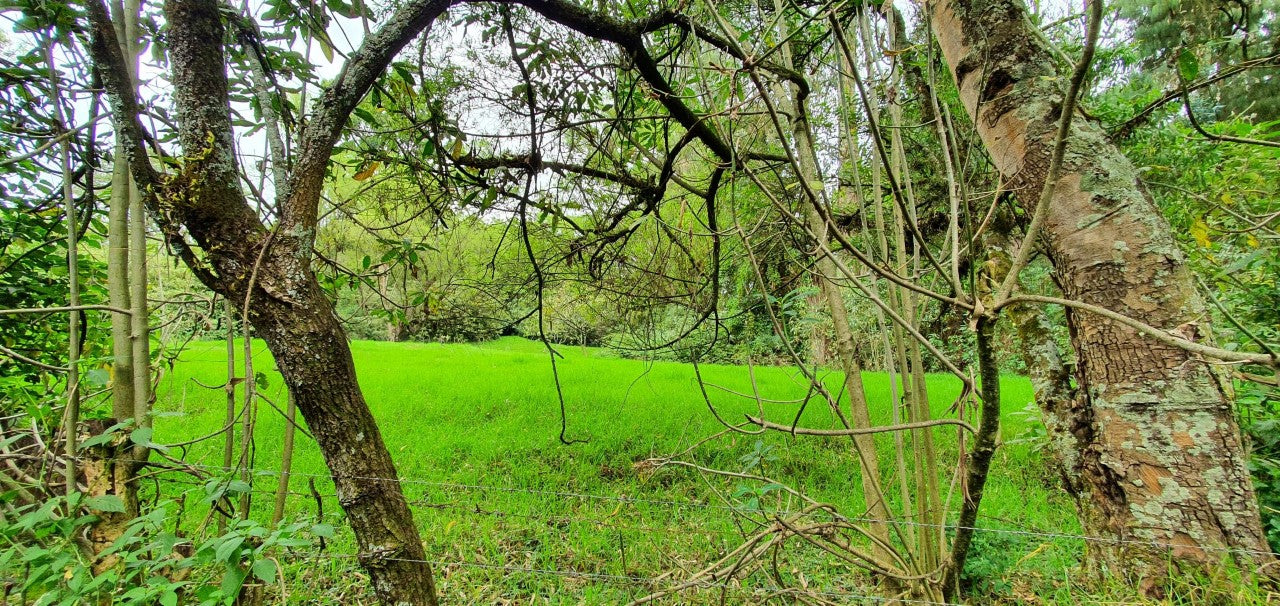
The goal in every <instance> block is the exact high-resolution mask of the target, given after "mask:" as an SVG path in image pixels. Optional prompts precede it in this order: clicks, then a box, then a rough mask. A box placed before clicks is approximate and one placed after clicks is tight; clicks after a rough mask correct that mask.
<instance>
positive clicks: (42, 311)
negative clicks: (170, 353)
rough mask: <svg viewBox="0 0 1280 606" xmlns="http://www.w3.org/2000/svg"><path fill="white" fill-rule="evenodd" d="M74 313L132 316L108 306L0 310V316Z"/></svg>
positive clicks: (129, 313)
mask: <svg viewBox="0 0 1280 606" xmlns="http://www.w3.org/2000/svg"><path fill="white" fill-rule="evenodd" d="M76 311H109V312H111V313H117V314H124V315H126V316H127V315H132V314H133V312H132V311H130V310H128V309H122V308H119V307H112V306H110V305H79V304H75V305H65V306H62V307H17V308H13V309H0V316H14V315H20V314H51V313H66V312H76Z"/></svg>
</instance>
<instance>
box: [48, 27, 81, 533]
mask: <svg viewBox="0 0 1280 606" xmlns="http://www.w3.org/2000/svg"><path fill="white" fill-rule="evenodd" d="M44 51H45V61H46V62H47V63H48V65H49V87H50V88H51V89H52V93H53V94H52V95H50V96H51V97H53V99H52V100H53V107H54V115H55V117H56V119H57V126H58V130H62V131H66V123H67V121H66V116H65V115H64V113H63V108H62V86H61V84H60V82H59V79H58V66H57V63H56V62H55V61H54V59H53V38H48V39H46V40H45V49H44ZM63 134H68V133H66V132H64V133H63ZM61 146H62V149H61V153H60V154H59V155H60V161H61V164H62V198H63V202H64V203H65V204H66V208H67V210H66V214H67V217H66V223H67V272H68V273H67V282H68V288H67V289H68V291H69V294H68V301H69V302H70V303H71V307H77V306H79V305H80V251H79V247H78V244H79V242H77V237H76V235H77V233H78V230H79V228H80V225H79V222H78V221H77V220H76V199H75V192H74V191H73V190H72V183H71V142H70V141H69V140H68V138H65V137H64V138H63V139H62V142H61ZM80 330H81V326H80V314H79V313H71V314H68V315H67V408H66V410H65V411H63V416H62V431H63V433H64V434H65V438H66V454H67V466H66V469H65V477H66V495H67V497H70V496H71V495H72V494H73V493H74V492H75V491H76V475H77V471H76V464H75V456H76V433H77V432H78V431H79V429H78V428H79V425H80V368H79V365H80ZM67 511H68V513H70V512H71V505H70V502H68V504H67Z"/></svg>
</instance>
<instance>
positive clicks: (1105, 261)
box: [930, 0, 1271, 589]
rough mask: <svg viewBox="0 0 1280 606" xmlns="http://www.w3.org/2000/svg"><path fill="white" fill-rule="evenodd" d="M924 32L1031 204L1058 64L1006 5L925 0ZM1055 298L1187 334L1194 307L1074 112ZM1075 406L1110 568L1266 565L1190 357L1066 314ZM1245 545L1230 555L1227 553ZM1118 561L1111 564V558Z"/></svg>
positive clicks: (1127, 184)
mask: <svg viewBox="0 0 1280 606" xmlns="http://www.w3.org/2000/svg"><path fill="white" fill-rule="evenodd" d="M930 11H931V13H932V27H933V29H934V33H935V35H936V36H937V38H938V41H939V43H940V45H941V48H942V53H943V56H944V57H945V59H946V62H947V64H948V66H949V67H950V69H951V72H952V75H953V76H955V79H956V82H957V86H958V88H959V90H960V97H961V100H962V101H963V103H964V105H965V108H966V109H967V110H968V113H969V115H970V117H971V118H972V119H973V120H974V122H975V124H976V126H977V130H978V133H979V135H980V136H981V137H982V140H983V143H984V144H985V146H986V149H987V151H988V153H989V154H990V155H991V158H992V160H993V161H994V163H995V165H996V167H997V168H998V169H999V171H1000V173H1001V174H1002V176H1003V177H1004V178H1005V180H1006V184H1007V187H1008V188H1009V189H1010V190H1011V191H1013V192H1014V193H1015V194H1017V195H1018V196H1019V197H1020V199H1021V200H1022V202H1023V203H1024V204H1028V205H1029V204H1034V203H1035V200H1036V199H1037V198H1038V197H1039V194H1040V192H1041V190H1042V188H1043V186H1044V182H1045V179H1046V178H1047V173H1048V166H1049V160H1050V157H1051V155H1052V148H1053V144H1054V139H1055V131H1056V129H1057V123H1058V120H1059V115H1058V114H1059V111H1060V108H1061V104H1062V98H1063V92H1062V90H1061V88H1060V87H1061V86H1062V81H1063V80H1064V79H1065V78H1063V77H1060V76H1063V75H1064V74H1065V70H1060V69H1059V65H1058V64H1057V63H1056V60H1055V56H1054V53H1053V51H1052V49H1050V47H1049V46H1048V43H1047V42H1046V41H1045V40H1044V38H1043V37H1042V36H1041V35H1040V34H1039V32H1037V31H1036V30H1035V29H1034V28H1033V27H1032V26H1031V24H1030V22H1029V21H1028V20H1027V16H1026V11H1025V8H1024V7H1023V6H1022V4H1021V3H1020V2H1019V1H1018V0H938V1H935V2H933V3H932V5H931V7H930ZM1043 233H1044V245H1045V249H1046V251H1047V253H1048V255H1049V258H1050V260H1051V261H1052V262H1053V264H1054V267H1055V270H1056V271H1057V272H1058V274H1059V278H1060V279H1059V281H1060V282H1061V284H1062V288H1063V291H1064V294H1065V296H1067V297H1068V298H1071V299H1075V300H1079V301H1083V302H1086V303H1091V304H1095V305H1100V306H1103V307H1106V308H1109V309H1111V310H1114V311H1116V312H1119V313H1122V314H1126V315H1129V316H1132V317H1135V318H1139V319H1141V320H1143V321H1145V322H1147V323H1148V324H1151V325H1153V326H1156V327H1159V328H1162V329H1166V330H1170V331H1176V332H1178V333H1180V334H1182V335H1184V336H1186V337H1188V338H1197V337H1198V336H1199V334H1200V333H1201V332H1202V331H1200V330H1199V329H1198V328H1197V323H1198V322H1201V321H1203V318H1204V314H1203V313H1202V311H1203V310H1202V309H1201V302H1200V301H1199V300H1198V297H1197V296H1196V293H1195V290H1194V285H1193V282H1192V279H1191V276H1190V274H1189V271H1188V269H1187V267H1186V265H1185V263H1184V260H1183V258H1182V255H1181V254H1180V251H1179V250H1178V248H1177V246H1176V245H1175V243H1174V241H1173V239H1172V236H1171V234H1170V227H1169V224H1168V223H1167V222H1166V221H1165V219H1164V218H1163V217H1162V215H1161V214H1160V210H1159V209H1158V208H1156V206H1155V205H1154V204H1153V203H1152V201H1151V199H1150V198H1149V197H1148V196H1147V195H1146V192H1145V191H1144V190H1143V189H1142V187H1141V185H1140V184H1139V182H1138V179H1137V172H1136V171H1135V170H1134V167H1133V166H1132V164H1130V163H1129V161H1128V160H1127V159H1126V158H1125V157H1124V156H1123V154H1121V152H1120V151H1119V150H1118V149H1117V148H1116V147H1115V146H1114V145H1112V144H1110V143H1109V142H1108V140H1107V139H1106V137H1105V135H1104V133H1103V132H1102V130H1101V129H1100V128H1099V127H1098V126H1097V125H1096V124H1093V123H1091V122H1089V121H1087V120H1085V119H1084V118H1079V117H1078V118H1076V119H1075V120H1073V125H1072V127H1071V130H1070V132H1069V138H1068V145H1067V149H1066V154H1065V156H1064V163H1063V170H1062V173H1061V176H1060V178H1059V179H1058V181H1057V183H1056V190H1055V193H1054V195H1053V198H1052V200H1051V206H1050V210H1049V215H1048V217H1047V221H1046V223H1045V229H1044V232H1043ZM1068 317H1069V321H1070V324H1071V328H1072V342H1073V345H1074V347H1075V348H1076V351H1077V352H1078V355H1079V363H1078V366H1077V380H1078V382H1079V384H1080V386H1081V388H1082V389H1081V392H1082V396H1081V398H1080V399H1079V400H1077V402H1078V405H1077V406H1075V407H1073V408H1071V409H1070V410H1065V411H1053V412H1054V413H1055V414H1058V415H1066V416H1067V417H1069V423H1070V425H1071V431H1070V433H1069V434H1065V435H1066V436H1067V438H1066V439H1064V440H1061V441H1060V442H1059V443H1058V444H1057V447H1058V448H1059V449H1062V450H1063V451H1064V452H1067V451H1069V452H1070V454H1071V455H1072V456H1070V457H1065V458H1064V460H1066V461H1069V462H1070V463H1071V465H1070V467H1071V468H1070V469H1069V470H1068V475H1069V476H1070V479H1071V480H1072V482H1073V483H1074V484H1076V485H1078V486H1079V487H1080V489H1081V492H1082V494H1081V505H1082V509H1081V511H1082V523H1083V525H1084V529H1085V532H1086V533H1087V534H1090V535H1099V534H1101V535H1103V536H1108V537H1113V538H1115V539H1118V540H1121V541H1125V542H1115V543H1098V544H1095V545H1093V547H1095V548H1096V553H1095V555H1097V556H1100V563H1102V564H1104V565H1108V567H1109V568H1110V569H1111V570H1112V571H1113V572H1118V571H1120V570H1134V571H1136V572H1137V574H1138V575H1139V576H1140V578H1142V579H1143V581H1144V588H1146V589H1152V588H1154V587H1155V586H1156V585H1158V584H1159V583H1160V582H1161V580H1162V578H1163V577H1164V576H1165V575H1167V574H1168V571H1169V569H1170V567H1169V565H1168V558H1170V557H1172V558H1173V560H1175V561H1176V562H1179V563H1188V564H1192V565H1194V566H1207V565H1213V564H1215V563H1218V562H1220V561H1221V560H1222V559H1223V558H1224V557H1226V556H1227V553H1228V552H1229V553H1231V554H1233V555H1234V557H1235V559H1236V561H1237V562H1238V563H1240V564H1241V565H1242V566H1245V567H1247V568H1249V569H1252V568H1253V566H1254V565H1256V564H1258V563H1262V562H1267V561H1270V559H1271V558H1270V557H1269V556H1267V555H1265V554H1266V553H1267V552H1268V549H1267V544H1266V541H1265V540H1264V537H1263V533H1262V529H1261V524H1260V522H1259V517H1258V508H1257V502H1256V500H1255V499H1254V496H1253V489H1252V486H1251V483H1250V478H1249V473H1248V471H1247V469H1246V468H1245V455H1244V453H1243V451H1242V448H1241V440H1240V431H1239V428H1238V427H1237V425H1236V421H1235V417H1234V414H1233V411H1232V403H1231V400H1230V398H1229V396H1228V392H1227V389H1228V388H1227V386H1226V385H1225V384H1224V383H1223V381H1222V380H1221V379H1220V377H1219V376H1218V374H1217V373H1216V372H1215V371H1214V369H1213V368H1212V367H1211V366H1209V365H1208V364H1207V363H1206V362H1205V361H1204V360H1203V359H1201V358H1200V357H1198V356H1194V355H1191V354H1189V353H1187V352H1186V351H1184V350H1182V349H1179V348H1176V347H1173V346H1170V345H1165V344H1161V343H1159V342H1156V341H1154V340H1152V339H1149V338H1146V337H1144V336H1142V335H1140V334H1139V333H1137V332H1136V331H1133V330H1131V329H1129V328H1128V327H1126V326H1123V325H1120V324H1118V323H1116V322H1113V321H1110V320H1107V319H1105V318H1102V317H1100V316H1097V315H1092V314H1088V313H1083V312H1079V313H1069V314H1068ZM1241 550H1243V551H1241ZM1122 564H1123V565H1122Z"/></svg>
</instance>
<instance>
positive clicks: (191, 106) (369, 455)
mask: <svg viewBox="0 0 1280 606" xmlns="http://www.w3.org/2000/svg"><path fill="white" fill-rule="evenodd" d="M85 4H86V7H87V13H88V16H89V20H90V24H91V32H92V42H91V45H90V51H91V53H92V55H93V59H94V63H95V64H96V66H97V68H98V71H99V73H100V74H101V75H102V79H103V83H104V87H105V88H106V89H107V97H108V100H109V101H110V103H111V107H112V111H113V122H114V125H115V127H116V133H117V137H118V138H119V139H120V141H121V145H122V147H123V148H124V149H125V151H126V155H127V156H128V159H129V162H130V170H131V173H132V175H133V177H134V178H135V180H136V181H137V182H138V184H139V186H140V188H141V189H142V191H143V192H144V199H145V201H146V203H147V208H148V211H149V212H150V213H151V214H152V216H153V217H154V218H155V219H156V222H157V223H158V224H159V225H160V227H161V230H162V231H163V232H164V234H165V237H166V239H167V240H168V242H169V243H170V245H171V246H172V247H173V248H174V249H175V251H176V252H177V253H178V254H179V255H180V256H181V257H182V258H183V261H184V262H185V263H186V264H187V265H188V266H189V267H190V268H191V269H192V271H193V272H194V273H195V274H196V276H197V277H198V278H199V279H200V280H201V281H202V282H204V283H205V284H206V285H207V286H209V287H210V288H211V289H213V290H214V291H216V292H218V293H219V294H221V295H224V296H226V297H228V298H229V299H231V300H232V301H236V302H238V303H239V302H247V303H248V304H249V320H250V322H251V324H252V325H253V327H254V329H255V330H256V334H257V336H259V337H261V338H263V339H264V340H265V341H266V342H267V345H268V346H269V347H270V349H271V351H272V353H273V354H274V357H275V360H276V364H277V366H278V367H279V369H280V372H281V374H282V375H283V376H284V379H285V382H286V383H287V384H288V386H289V390H290V392H291V393H292V394H293V396H294V398H295V400H296V403H297V406H298V409H299V410H300V411H301V412H302V414H303V417H304V418H305V419H306V421H307V424H308V426H309V427H310V429H311V431H312V433H313V435H314V436H315V438H316V442H317V444H318V445H319V446H320V449H321V452H322V453H323V455H324V457H325V461H326V463H327V464H328V466H329V469H330V472H331V474H332V476H333V478H334V482H335V485H336V487H337V493H338V498H339V502H340V503H341V505H342V507H343V509H344V510H345V512H346V514H347V519H348V521H349V522H350V524H351V527H352V530H353V531H354V532H355V536H356V542H357V546H358V548H359V554H358V555H359V558H360V561H361V563H362V564H363V565H364V567H365V569H366V570H367V571H368V572H369V576H370V580H371V582H372V584H373V589H374V592H375V594H376V595H377V597H378V600H379V601H380V602H382V603H386V604H435V603H436V595H435V586H434V582H433V579H432V573H431V567H430V566H429V564H428V563H427V561H426V557H425V552H424V550H423V546H422V543H421V541H420V539H419V536H418V531H417V527H416V526H415V525H414V522H413V515H412V512H411V511H410V510H409V507H408V504H407V502H406V501H405V498H404V495H403V493H402V492H401V490H400V485H399V483H398V481H397V480H396V478H397V473H396V469H395V465H394V464H393V462H392V460H391V456H390V453H388V451H387V449H386V446H385V444H384V443H383V441H382V437H381V435H380V433H379V431H378V427H377V424H376V422H375V421H374V419H373V415H372V414H371V413H370V411H369V407H368V406H367V404H366V403H365V401H364V398H363V396H362V395H361V392H360V387H359V384H358V383H357V381H356V374H355V367H354V364H353V363H352V359H351V351H350V348H349V347H348V346H347V343H346V336H345V334H344V333H343V331H342V328H341V326H340V325H339V324H338V320H337V317H336V316H335V315H334V313H333V309H332V305H331V304H330V303H329V301H328V300H327V299H326V298H325V297H324V294H323V292H322V291H321V289H320V287H319V285H318V283H317V282H316V280H315V276H314V274H313V273H312V272H311V270H310V261H311V250H310V242H311V241H312V239H313V236H314V234H313V232H314V225H313V224H312V225H309V224H308V223H307V222H305V221H302V222H294V223H292V224H291V225H290V226H289V227H288V228H286V229H280V227H279V226H278V227H277V228H276V231H275V232H274V233H269V232H268V230H267V228H266V227H265V226H263V224H262V223H261V221H259V219H258V216H257V213H256V212H255V211H254V210H253V209H252V208H251V207H250V206H249V204H248V203H247V202H246V200H245V198H244V195H243V193H242V192H241V191H240V188H239V185H238V183H239V167H238V166H237V161H236V158H235V156H234V153H233V149H234V148H233V131H232V129H231V122H230V105H229V100H228V91H227V77H226V69H227V68H226V65H225V52H224V49H223V48H222V41H223V24H222V20H221V16H220V14H219V10H220V9H219V5H218V3H217V2H216V0H169V1H167V2H166V3H165V5H164V11H165V20H166V22H167V24H168V29H167V30H166V32H167V43H168V44H167V48H168V50H169V63H170V65H171V66H172V73H171V82H172V86H173V99H174V105H175V106H176V109H177V121H176V123H177V127H178V140H179V143H180V144H181V147H182V152H183V155H182V156H181V157H180V158H178V159H177V160H178V163H179V164H180V168H179V170H177V171H175V172H173V173H171V174H168V175H161V174H159V173H158V172H157V171H155V169H154V168H153V167H152V166H151V164H150V160H149V158H148V157H147V155H146V153H145V151H144V149H143V147H142V140H143V137H144V134H143V133H144V131H143V129H142V126H141V124H140V123H139V121H138V119H137V116H138V114H139V109H138V103H137V99H136V96H135V95H134V93H133V91H132V89H131V88H130V86H129V82H128V80H129V79H128V70H127V68H126V67H125V63H124V60H123V57H122V55H121V53H120V51H119V47H118V46H117V45H116V44H115V35H114V32H113V31H112V25H111V21H110V18H109V16H108V14H107V11H106V9H105V7H104V6H103V4H102V2H101V0H88V1H87V2H86V3H85ZM406 7H407V8H405V9H403V11H402V12H408V13H410V15H411V16H413V15H417V16H421V15H430V16H434V15H435V14H438V13H439V11H438V10H435V8H436V7H435V5H430V6H428V3H426V2H423V1H418V2H411V3H409V4H408V5H406ZM415 11H416V12H415ZM397 18H402V20H401V21H396V20H395V19H393V21H392V24H394V25H395V27H393V28H391V29H393V30H395V31H396V32H397V35H396V36H394V39H395V40H397V41H400V42H401V43H404V42H407V41H408V40H409V39H410V38H411V37H412V35H413V34H414V33H416V32H417V31H420V30H421V28H422V27H425V22H424V21H423V20H422V19H417V20H412V19H411V20H410V21H411V22H410V23H406V22H404V21H403V18H405V15H403V14H401V13H397ZM388 27H390V25H389V26H388ZM414 28H417V29H414ZM374 38H376V39H378V40H382V38H380V37H379V36H376V35H375V36H374ZM383 41H384V42H385V40H383ZM393 46H394V45H393ZM366 50H367V49H366ZM396 50H398V47H395V48H392V47H389V46H385V45H384V47H379V48H377V49H374V51H375V52H363V53H357V55H360V56H359V57H358V58H356V59H353V60H352V64H353V65H356V68H354V69H353V70H349V71H348V72H347V74H350V73H352V71H354V72H356V73H357V76H356V77H354V80H352V79H351V78H350V77H349V78H348V79H346V80H341V83H340V84H338V85H335V88H336V89H339V92H338V93H335V94H334V95H332V96H335V97H336V98H339V99H346V98H349V97H354V98H356V99H357V100H358V98H359V97H360V96H362V95H363V92H362V90H359V87H360V86H361V85H362V83H366V84H367V82H366V81H368V82H371V81H372V78H371V77H368V78H366V77H363V76H361V74H364V75H367V74H366V72H368V71H370V70H374V71H376V70H380V69H382V68H385V63H382V65H381V67H377V64H378V63H379V62H380V61H383V60H385V61H390V58H391V57H392V56H394V54H395V52H396ZM352 82H354V83H352ZM341 109H342V108H341V107H339V108H338V109H336V110H335V109H332V108H330V109H329V110H326V111H322V112H319V113H320V114H321V115H322V116H323V117H324V118H325V119H324V120H322V121H324V122H326V123H328V122H330V121H342V120H343V119H345V114H344V113H342V111H341ZM302 147H303V148H304V149H303V152H304V153H302V154H300V155H301V156H302V157H307V158H310V157H313V156H323V158H326V159H327V158H328V156H329V153H330V152H331V151H332V147H333V140H332V139H330V138H324V137H313V138H310V139H308V140H307V141H306V142H304V143H303V145H302ZM318 166H319V168H318V169H315V168H313V170H319V171H320V172H321V178H322V177H323V168H324V164H323V163H319V165H318ZM295 177H297V178H299V179H301V178H302V177H298V176H297V175H295ZM313 177H314V175H313V174H308V177H307V178H313ZM308 191H310V190H308ZM307 195H311V196H312V197H311V198H309V199H308V198H306V196H307ZM318 195H319V193H318V190H316V191H311V192H310V193H307V191H303V192H301V193H300V192H299V191H298V189H297V188H294V190H293V194H292V195H290V196H287V200H286V203H285V206H286V207H289V208H293V207H298V206H308V205H310V206H311V207H312V210H314V206H315V205H316V204H317V202H318ZM286 210H288V208H286ZM294 214H295V215H301V216H306V215H308V212H307V210H306V209H305V208H301V209H298V208H294ZM190 242H193V243H194V245H195V248H197V249H199V250H200V251H201V254H196V253H195V252H194V251H193V250H189V249H188V248H187V246H188V243H190ZM250 292H252V295H251V296H248V293H250Z"/></svg>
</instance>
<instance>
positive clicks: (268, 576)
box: [253, 560, 276, 585]
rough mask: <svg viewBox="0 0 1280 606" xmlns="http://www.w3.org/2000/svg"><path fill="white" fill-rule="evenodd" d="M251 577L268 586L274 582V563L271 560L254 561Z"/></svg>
mask: <svg viewBox="0 0 1280 606" xmlns="http://www.w3.org/2000/svg"><path fill="white" fill-rule="evenodd" d="M253 576H254V577H255V578H257V579H258V580H259V581H262V582H263V583H267V584H268V585H269V584H271V583H274V582H276V563H275V562H274V561H272V560H255V561H254V562H253Z"/></svg>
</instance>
